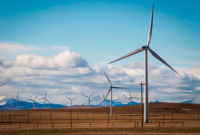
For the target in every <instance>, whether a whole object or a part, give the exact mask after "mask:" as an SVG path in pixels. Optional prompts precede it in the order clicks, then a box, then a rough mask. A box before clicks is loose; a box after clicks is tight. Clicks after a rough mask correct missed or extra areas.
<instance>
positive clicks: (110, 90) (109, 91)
mask: <svg viewBox="0 0 200 135" xmlns="http://www.w3.org/2000/svg"><path fill="white" fill-rule="evenodd" d="M104 74H105V75H106V78H107V79H108V81H109V83H110V89H109V90H108V93H107V95H106V96H105V98H104V100H103V101H105V99H106V98H107V96H108V94H109V93H110V116H111V117H112V115H113V112H112V89H113V88H114V89H127V88H125V87H115V86H113V85H112V83H111V81H110V79H109V78H108V76H107V74H106V73H105V72H104ZM103 101H102V102H103Z"/></svg>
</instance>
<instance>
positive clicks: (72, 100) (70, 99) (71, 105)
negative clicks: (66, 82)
mask: <svg viewBox="0 0 200 135" xmlns="http://www.w3.org/2000/svg"><path fill="white" fill-rule="evenodd" d="M66 97H67V96H66ZM67 98H68V99H69V100H71V107H72V101H73V100H74V99H76V98H77V97H76V98H73V99H71V98H69V97H67Z"/></svg>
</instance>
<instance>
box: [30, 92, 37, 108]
mask: <svg viewBox="0 0 200 135" xmlns="http://www.w3.org/2000/svg"><path fill="white" fill-rule="evenodd" d="M37 96H38V95H37ZM37 96H36V97H35V98H34V99H28V100H31V101H32V102H33V108H34V107H35V100H36V98H37Z"/></svg>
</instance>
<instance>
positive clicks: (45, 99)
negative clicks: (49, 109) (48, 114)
mask: <svg viewBox="0 0 200 135" xmlns="http://www.w3.org/2000/svg"><path fill="white" fill-rule="evenodd" d="M46 96H47V91H46V93H45V96H44V97H43V98H41V99H39V100H42V99H44V109H45V101H48V102H49V100H47V98H46ZM49 104H50V102H49Z"/></svg>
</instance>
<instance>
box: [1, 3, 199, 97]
mask: <svg viewBox="0 0 200 135" xmlns="http://www.w3.org/2000/svg"><path fill="white" fill-rule="evenodd" d="M152 4H154V6H155V9H154V25H153V36H152V40H151V44H150V47H151V49H153V50H154V51H155V52H156V53H157V54H159V55H160V56H161V57H162V58H163V59H164V60H166V62H168V63H169V64H170V65H171V66H172V67H174V68H175V69H178V71H179V72H183V71H184V70H186V69H187V70H188V72H187V73H188V74H189V73H190V74H192V75H193V76H194V77H197V78H200V75H199V74H198V75H197V72H198V68H199V67H200V62H199V59H200V54H199V52H200V45H199V44H200V38H199V37H200V8H199V6H200V1H199V0H192V1H188V0H181V1H180V0H163V1H161V0H151V1H150V0H134V1H133V0H101V1H100V0H85V1H83V0H65V1H64V0H63V1H62V0H57V1H53V0H48V1H47V0H34V1H26V0H18V1H15V0H6V1H1V2H0V54H1V58H2V59H3V61H5V62H4V68H5V69H4V70H7V69H8V68H10V67H15V66H16V65H17V66H19V65H20V68H21V67H27V65H26V63H20V62H19V61H20V60H22V61H23V59H25V61H26V60H27V59H28V60H30V59H33V58H37V56H38V58H37V59H39V58H40V57H44V59H42V60H41V61H43V62H44V61H46V60H47V59H46V58H45V57H48V58H51V57H53V55H58V54H60V53H61V55H59V56H58V57H59V58H60V57H61V58H63V55H64V54H63V53H62V52H63V51H64V50H66V49H67V50H69V51H70V52H75V53H78V54H79V55H80V57H79V56H78V55H76V57H75V58H74V57H73V56H74V55H73V54H71V53H70V52H66V53H69V54H70V58H74V62H75V63H76V64H75V65H73V64H71V65H72V67H73V68H74V67H76V66H77V65H80V63H84V64H83V65H84V67H85V66H86V65H89V66H99V67H101V68H102V69H101V70H102V71H103V69H104V68H105V67H107V68H108V69H109V66H110V65H109V66H108V65H107V63H108V62H110V61H112V60H115V59H117V58H119V57H121V56H123V55H125V54H127V53H129V52H131V51H133V50H135V49H138V48H140V47H141V46H142V45H146V43H147V36H148V31H149V24H150V17H151V10H152ZM25 54H26V56H25ZM31 54H35V55H31ZM21 55H23V56H21ZM30 55H31V56H30ZM71 55H73V56H71ZM18 56H21V57H20V58H19V57H18ZM64 56H65V55H64ZM68 56H69V55H66V57H68ZM55 59H56V58H52V59H48V60H47V61H51V60H52V61H54V60H55ZM17 60H18V61H17ZM66 60H68V59H66ZM143 60H144V53H140V54H137V55H135V56H132V57H130V58H127V59H124V60H122V61H119V62H117V63H114V64H113V66H116V68H117V67H118V68H123V66H128V64H130V62H133V63H141V62H142V61H143ZM35 61H36V60H35ZM35 61H34V62H35ZM41 61H40V62H41ZM85 61H87V62H85ZM27 62H28V61H27ZM79 62H80V63H79ZM149 62H150V63H152V64H153V65H155V66H158V67H157V68H164V67H165V66H164V65H163V64H162V63H161V62H159V61H158V60H157V59H155V58H153V57H152V56H151V54H150V53H149ZM5 63H6V64H5ZM35 63H37V64H38V62H35ZM50 63H51V62H50ZM63 63H65V61H61V63H57V64H58V65H60V66H61V67H62V68H63V67H65V68H66V67H68V66H66V65H64V64H63ZM77 63H78V64H77ZM54 64H55V63H54ZM54 64H53V65H54ZM65 64H66V63H65ZM38 65H39V66H38ZM38 65H37V66H36V65H35V64H34V63H33V64H32V65H31V64H30V67H29V68H30V69H35V68H39V69H43V68H49V67H50V68H52V67H53V66H52V65H51V64H50V65H49V67H48V66H45V65H44V64H41V63H39V64H38ZM47 65H48V64H47ZM77 67H78V66H77ZM54 68H58V69H57V70H56V71H60V69H59V66H55V67H54ZM89 68H90V69H92V67H89ZM114 68H115V67H114ZM153 69H154V68H153ZM4 70H3V71H4ZM47 70H48V69H47ZM160 70H161V69H160ZM189 70H190V71H189ZM3 71H2V72H3ZM125 71H126V74H128V73H129V72H127V69H126V70H125ZM125 71H124V72H125ZM194 71H195V72H194ZM35 72H36V71H35ZM37 72H40V71H39V70H38V71H37ZM84 72H86V71H85V70H84ZM91 72H92V71H90V72H89V71H88V72H87V73H86V74H90V75H91V74H92V73H91ZM169 72H170V71H169ZM162 73H165V72H164V71H163V72H162ZM170 73H171V72H170ZM172 73H173V72H172ZM55 74H56V73H55ZM98 74H99V73H98V72H97V71H96V70H95V75H94V76H97V75H98ZM110 75H113V77H114V75H115V74H110ZM140 75H141V76H142V73H141V74H140ZM195 75H196V76H195ZM8 76H9V77H8ZM14 76H15V75H13V76H12V75H8V74H5V77H4V80H6V79H8V80H11V82H13V85H12V90H14V88H13V87H14V86H15V85H18V84H17V81H16V80H15V79H16V78H15V77H14ZM22 76H26V77H28V76H29V77H30V74H29V75H22ZM189 76H190V75H189ZM71 77H72V78H73V77H74V78H75V77H77V76H73V75H71ZM81 77H83V78H84V76H81ZM13 78H14V79H13ZM45 78H46V77H45ZM190 78H191V77H190ZM12 79H13V80H12ZM57 79H58V80H59V77H58V78H57ZM132 79H133V78H132ZM134 79H136V78H134ZM134 79H133V80H134ZM133 80H132V81H133ZM2 81H3V80H2ZM182 81H183V80H182ZM48 82H50V83H52V82H54V81H53V80H48ZM30 83H31V82H30ZM32 83H33V82H32ZM82 83H83V82H82ZM93 83H94V82H93ZM163 83H165V82H163ZM178 83H179V82H177V84H178ZM11 84H12V83H11ZM30 85H31V86H32V85H33V84H27V85H25V86H24V88H25V89H28V88H29V87H30ZM46 85H47V84H46V83H44V84H43V86H40V85H39V86H38V87H45V86H46ZM73 85H77V83H76V82H73ZM89 85H91V82H90V83H89V82H85V85H84V83H83V84H81V85H80V86H84V87H87V86H89ZM190 85H191V84H190ZM196 85H199V81H197V83H196ZM92 86H93V85H92ZM94 86H96V87H97V86H99V84H98V85H97V84H96V85H94ZM20 87H21V85H20ZM63 87H64V86H63ZM71 87H72V86H71ZM157 87H158V86H157ZM54 88H55V86H54ZM195 88H196V87H195ZM10 89H11V88H10ZM77 89H78V88H77ZM102 89H103V88H102ZM172 89H173V88H171V90H172ZM187 89H190V90H191V89H192V90H193V88H191V87H187ZM157 90H158V91H159V90H160V89H159V88H158V89H157ZM105 91H106V90H105ZM161 91H162V90H161ZM5 95H6V94H5ZM171 100H172V101H173V99H171Z"/></svg>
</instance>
